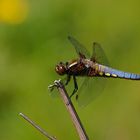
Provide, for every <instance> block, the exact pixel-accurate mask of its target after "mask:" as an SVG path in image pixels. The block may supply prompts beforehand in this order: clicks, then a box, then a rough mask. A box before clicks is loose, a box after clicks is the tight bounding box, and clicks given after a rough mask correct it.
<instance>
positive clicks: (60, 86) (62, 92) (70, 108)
mask: <svg viewBox="0 0 140 140" xmlns="http://www.w3.org/2000/svg"><path fill="white" fill-rule="evenodd" d="M54 87H57V88H58V90H59V92H60V95H61V98H62V100H63V102H64V104H65V106H66V108H67V110H68V112H69V113H70V116H71V119H72V122H73V124H74V126H75V128H76V130H77V133H78V135H79V137H80V140H89V138H88V136H87V134H86V131H85V129H84V127H83V125H82V123H81V121H80V118H79V116H78V114H77V112H76V110H75V108H74V106H73V104H72V102H71V100H70V98H69V96H68V93H67V91H66V89H65V87H64V85H63V84H62V82H61V81H60V80H55V81H54V85H50V86H49V88H50V89H52V90H53V88H54Z"/></svg>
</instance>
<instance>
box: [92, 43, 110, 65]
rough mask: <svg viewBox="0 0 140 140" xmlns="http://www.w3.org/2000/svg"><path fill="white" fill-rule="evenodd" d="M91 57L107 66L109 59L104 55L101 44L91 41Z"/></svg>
mask: <svg viewBox="0 0 140 140" xmlns="http://www.w3.org/2000/svg"><path fill="white" fill-rule="evenodd" d="M91 59H92V60H93V61H95V62H97V63H99V64H103V65H106V66H109V61H108V59H107V57H106V54H105V52H104V50H103V48H102V47H101V45H100V44H99V43H97V42H94V43H93V52H92V57H91Z"/></svg>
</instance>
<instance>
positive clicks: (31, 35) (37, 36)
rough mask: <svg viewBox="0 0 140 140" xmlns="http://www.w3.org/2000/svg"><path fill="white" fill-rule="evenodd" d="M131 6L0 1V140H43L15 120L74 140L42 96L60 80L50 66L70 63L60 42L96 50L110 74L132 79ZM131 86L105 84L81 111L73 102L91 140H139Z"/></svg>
mask: <svg viewBox="0 0 140 140" xmlns="http://www.w3.org/2000/svg"><path fill="white" fill-rule="evenodd" d="M139 5H140V2H139V1H138V0H133V1H132V0H129V1H126V0H118V1H111V0H107V1H101V0H87V1H80V0H77V1H74V0H71V1H66V0H54V1H51V0H40V1H38V0H33V1H29V0H1V1H0V64H1V67H0V138H1V139H2V140H8V139H10V140H16V139H17V140H18V139H20V140H22V139H23V140H25V139H26V140H39V139H46V138H45V137H44V136H42V135H41V134H40V133H38V132H37V131H36V130H34V129H33V128H32V127H31V126H30V125H29V124H27V123H26V122H25V121H24V120H22V119H21V118H20V117H19V116H18V113H19V112H23V113H25V114H27V115H28V116H30V117H31V118H32V119H33V120H34V121H36V122H37V123H38V124H40V125H41V126H42V127H43V128H44V129H46V130H47V131H48V132H49V133H51V134H53V135H55V136H57V137H58V139H61V140H64V139H67V140H71V139H73V140H76V139H78V136H77V134H76V132H75V129H74V128H73V124H72V123H71V120H70V117H69V114H68V113H67V111H66V109H65V107H64V106H63V103H62V102H61V100H60V99H59V98H58V99H52V98H51V97H50V96H49V92H48V90H47V86H48V85H49V84H51V83H52V82H53V80H55V79H58V78H60V77H59V76H57V74H56V73H55V71H54V67H55V65H56V64H57V63H58V62H59V61H68V60H71V59H73V58H75V57H77V56H76V53H75V50H74V48H73V47H72V45H71V44H70V43H69V42H68V40H67V36H68V35H73V36H74V37H76V38H77V40H79V41H80V42H81V43H83V44H85V45H86V46H87V49H88V50H90V51H91V50H92V49H91V45H92V42H93V41H97V42H99V43H100V44H101V45H102V46H103V48H104V50H105V52H106V54H107V56H108V58H109V60H110V63H111V66H113V67H114V68H118V69H121V70H126V71H130V72H135V73H139V69H140V65H139V62H140V56H139V52H140V47H139V46H140V41H139V37H140V8H139ZM139 84H140V83H139V81H129V80H128V81H127V80H120V79H109V82H108V84H107V86H106V88H105V90H104V92H103V94H102V95H101V96H100V97H98V99H96V100H95V101H93V102H92V103H91V104H89V105H88V106H87V107H85V108H79V107H78V106H77V103H76V102H75V100H74V98H73V101H74V104H75V106H76V109H77V111H78V113H79V115H80V117H81V120H82V122H83V124H84V126H85V128H86V130H87V133H88V135H89V137H90V139H91V140H94V139H96V140H112V139H113V140H139V139H140V119H139V118H140V94H139V91H140V86H139ZM93 86H94V85H93ZM68 88H69V89H70V90H72V88H73V85H72V83H71V85H69V86H68ZM93 92H94V91H93Z"/></svg>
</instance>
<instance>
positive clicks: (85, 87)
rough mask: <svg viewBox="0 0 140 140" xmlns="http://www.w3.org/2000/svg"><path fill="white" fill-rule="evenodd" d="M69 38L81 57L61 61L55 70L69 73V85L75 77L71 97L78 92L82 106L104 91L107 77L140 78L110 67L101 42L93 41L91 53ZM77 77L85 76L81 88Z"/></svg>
mask: <svg viewBox="0 0 140 140" xmlns="http://www.w3.org/2000/svg"><path fill="white" fill-rule="evenodd" d="M68 40H69V41H70V42H71V44H72V45H73V47H74V48H75V50H76V52H77V54H78V56H79V57H78V58H77V59H75V60H72V61H70V62H66V63H63V62H60V63H59V64H57V65H56V67H55V71H56V72H57V73H58V74H59V75H67V77H66V82H65V85H68V83H69V82H70V79H71V77H72V78H73V81H74V90H73V92H72V94H71V96H70V97H72V96H73V95H74V94H76V100H77V101H78V103H79V105H80V106H83V105H87V104H88V103H90V102H91V101H92V100H93V99H95V98H96V97H97V96H99V95H100V94H101V93H102V90H103V87H104V85H105V83H106V82H105V80H106V79H107V78H121V79H129V80H140V75H139V74H134V73H130V72H124V71H120V70H117V69H114V68H111V67H109V62H108V59H107V57H106V55H105V53H104V51H103V49H102V47H101V46H100V44H99V43H97V42H94V43H93V47H92V49H93V52H92V55H90V53H89V52H88V50H87V49H86V48H85V47H84V46H83V45H82V44H81V43H79V42H78V41H77V40H76V39H75V38H74V37H72V36H69V37H68ZM77 77H83V78H84V81H83V83H82V84H81V87H80V88H78V84H77ZM78 89H79V91H78ZM77 91H78V93H77Z"/></svg>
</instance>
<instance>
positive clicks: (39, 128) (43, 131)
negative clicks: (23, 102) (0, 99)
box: [19, 113, 56, 140]
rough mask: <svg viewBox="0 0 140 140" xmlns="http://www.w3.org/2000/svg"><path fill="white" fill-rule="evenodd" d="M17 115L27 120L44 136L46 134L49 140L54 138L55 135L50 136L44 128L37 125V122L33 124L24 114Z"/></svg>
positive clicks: (54, 139)
mask: <svg viewBox="0 0 140 140" xmlns="http://www.w3.org/2000/svg"><path fill="white" fill-rule="evenodd" d="M19 115H20V116H21V117H22V118H24V119H25V120H26V121H27V122H29V123H30V124H31V125H32V126H33V127H35V128H36V129H37V130H38V131H39V132H41V133H42V134H43V135H44V136H46V137H47V138H48V139H50V140H56V138H55V137H53V136H50V135H49V134H48V133H47V132H46V131H45V130H43V129H42V128H41V127H39V126H38V125H37V124H35V123H34V122H33V121H32V120H31V119H29V118H28V117H27V116H26V115H24V114H23V113H19Z"/></svg>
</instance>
